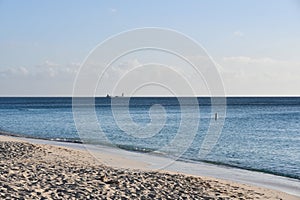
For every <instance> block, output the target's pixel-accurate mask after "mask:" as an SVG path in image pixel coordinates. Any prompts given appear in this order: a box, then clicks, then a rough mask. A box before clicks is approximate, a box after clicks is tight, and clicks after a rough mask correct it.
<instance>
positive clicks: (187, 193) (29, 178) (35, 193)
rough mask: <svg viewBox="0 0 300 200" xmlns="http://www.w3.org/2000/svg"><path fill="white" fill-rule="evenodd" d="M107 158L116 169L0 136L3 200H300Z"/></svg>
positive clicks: (80, 154)
mask: <svg viewBox="0 0 300 200" xmlns="http://www.w3.org/2000/svg"><path fill="white" fill-rule="evenodd" d="M99 155H100V156H101V153H100V154H99ZM102 156H103V161H105V160H110V161H111V163H114V164H113V165H107V162H102V163H101V158H100V163H99V159H95V158H94V157H93V156H91V155H90V154H89V153H88V152H87V151H85V150H83V149H82V150H80V149H74V148H70V147H59V146H54V145H49V144H36V143H30V142H25V141H24V140H22V139H19V138H13V137H7V136H0V169H1V171H0V199H12V198H18V199H22V198H24V199H291V200H292V199H300V198H299V197H296V196H292V195H289V194H286V193H284V192H279V191H276V190H270V189H265V188H260V187H256V186H249V185H245V184H240V183H234V182H230V181H224V180H219V179H215V178H204V177H199V176H189V175H184V174H180V173H172V172H166V171H164V172H162V171H154V170H145V168H144V166H143V164H141V165H139V163H137V162H133V161H129V163H127V164H128V165H135V166H136V167H135V169H132V168H131V169H124V168H120V167H118V162H119V163H120V162H128V160H127V159H124V158H122V157H117V156H116V157H113V156H112V155H109V156H110V158H108V157H107V156H108V155H104V154H103V153H102ZM105 156H106V157H105ZM104 157H105V158H104ZM119 166H123V165H122V164H121V163H120V164H119Z"/></svg>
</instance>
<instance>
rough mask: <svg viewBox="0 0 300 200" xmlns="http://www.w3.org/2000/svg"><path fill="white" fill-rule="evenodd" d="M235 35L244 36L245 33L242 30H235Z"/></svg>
mask: <svg viewBox="0 0 300 200" xmlns="http://www.w3.org/2000/svg"><path fill="white" fill-rule="evenodd" d="M233 35H234V36H235V37H243V36H244V35H245V34H244V33H243V32H242V31H234V32H233Z"/></svg>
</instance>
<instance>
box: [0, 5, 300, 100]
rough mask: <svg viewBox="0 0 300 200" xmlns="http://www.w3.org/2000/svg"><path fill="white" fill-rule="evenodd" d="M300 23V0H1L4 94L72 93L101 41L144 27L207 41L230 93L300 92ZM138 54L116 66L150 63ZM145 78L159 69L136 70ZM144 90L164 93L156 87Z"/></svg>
mask: <svg viewBox="0 0 300 200" xmlns="http://www.w3.org/2000/svg"><path fill="white" fill-rule="evenodd" d="M299 22H300V1H299V0H278V1H274V0H245V1H238V0H227V1H217V0H206V1H201V0H200V1H198V0H188V1H176V0H175V1H171V0H166V1H161V0H153V1H137V0H136V1H135V0H132V1H121V0H120V1H93V0H90V1H83V0H78V1H67V0H65V1H58V0H57V1H53V0H45V1H38V0H27V1H17V0H0V86H1V87H0V96H71V95H72V92H73V86H74V81H75V77H76V75H77V73H78V72H79V71H80V66H81V65H82V64H83V63H84V61H85V60H86V59H87V57H88V55H89V54H90V52H91V51H92V50H93V49H94V48H95V47H96V46H97V45H98V44H99V43H101V42H103V41H104V40H106V39H107V38H109V37H111V36H113V35H116V34H118V33H120V32H124V31H127V30H131V29H136V28H143V27H160V28H166V29H172V30H175V31H178V32H180V33H183V34H185V35H187V36H188V37H190V38H192V39H193V40H195V41H196V42H198V43H199V44H201V46H202V47H204V48H205V50H206V52H207V53H208V55H209V56H210V57H211V58H212V59H213V60H214V62H215V63H216V65H217V70H218V72H219V74H220V77H221V78H222V80H223V85H224V90H225V94H226V95H227V96H270V95H271V96H272V95H273V96H299V95H300V78H299V77H300V76H299V75H300V24H299ZM125 42H126V41H125ZM138 56H139V55H138V54H137V55H136V57H134V56H129V57H128V60H123V61H122V63H119V64H118V65H117V66H115V67H118V68H120V69H121V68H122V67H123V69H121V70H123V71H122V73H126V67H125V68H124V63H126V64H127V65H133V64H132V63H139V64H143V63H142V60H143V59H142V58H139V57H138ZM174 65H176V63H174ZM177 65H180V62H178V63H177ZM180 67H181V68H182V70H183V71H185V69H186V68H185V67H186V66H184V65H182V66H179V68H180ZM153 69H157V67H153ZM124 70H125V72H124ZM162 73H163V74H162V76H163V77H165V78H168V73H171V72H168V70H162ZM141 76H143V77H144V76H145V77H147V78H146V79H147V80H148V79H149V80H151V76H155V74H154V73H148V74H147V73H145V71H143V70H138V71H137V72H135V77H141ZM176 76H177V75H176ZM111 78H112V79H113V78H114V77H111ZM192 78H193V77H191V79H192ZM109 79H110V77H108V80H109ZM204 79H205V77H204ZM130 81H131V84H132V83H134V76H133V77H132V78H130ZM124 84H125V85H126V83H124ZM139 84H140V83H139ZM170 84H172V83H170ZM86 87H88V85H87V86H86ZM170 87H180V85H176V84H174V85H173V86H172V85H171V86H170ZM155 88H156V89H155ZM105 92H106V91H102V92H99V95H105ZM120 92H121V90H120V91H118V92H117V93H120ZM137 94H138V95H151V96H152V95H164V92H163V91H160V89H159V88H157V86H155V87H153V89H152V90H149V89H145V90H144V91H143V90H140V91H139V93H137ZM197 95H208V93H207V92H205V91H203V93H201V92H199V93H197Z"/></svg>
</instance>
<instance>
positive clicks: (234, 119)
mask: <svg viewBox="0 0 300 200" xmlns="http://www.w3.org/2000/svg"><path fill="white" fill-rule="evenodd" d="M198 102H199V108H200V118H199V128H198V130H197V132H196V135H195V137H194V139H193V141H192V143H191V144H189V146H188V147H187V150H186V151H185V152H184V153H183V154H182V155H181V157H180V159H182V160H186V161H196V162H197V161H205V162H212V163H216V164H222V165H229V166H234V167H239V168H244V169H250V170H257V171H264V172H267V173H272V174H277V175H282V176H287V177H292V178H296V179H300V98H297V97H294V98H293V97H285V98H284V97H281V98H279V97H272V98H271V97H270V98H268V97H264V98H262V97H261V98H255V97H251V98H250V97H247V98H246V97H244V98H227V114H226V119H225V123H224V127H223V129H222V132H221V135H220V138H219V140H218V141H217V143H216V145H215V146H214V148H213V149H212V151H211V152H210V153H209V154H208V155H206V157H200V156H199V151H200V148H201V144H202V142H203V140H204V138H205V135H206V134H207V129H208V127H209V123H210V121H211V120H212V119H213V116H214V113H212V111H211V109H212V108H211V104H210V99H209V98H198ZM95 104H96V106H95V110H96V115H97V119H98V122H99V127H100V128H101V130H102V133H103V134H104V135H105V138H100V137H99V138H97V139H96V140H95V139H94V138H93V137H95V136H97V133H98V131H99V129H95V130H91V127H92V126H91V125H90V124H89V123H91V122H90V121H89V120H86V123H84V124H85V126H86V127H85V128H86V130H87V133H86V135H84V136H83V135H80V136H81V137H80V136H79V134H78V132H77V130H76V126H75V123H74V119H73V113H72V99H71V98H0V131H2V132H6V133H12V134H18V135H22V136H26V137H35V138H44V139H52V140H63V141H69V142H81V141H82V139H84V141H85V142H89V143H94V144H97V143H99V144H102V145H103V144H104V145H115V146H116V147H120V148H124V149H127V150H135V151H141V152H151V151H163V149H162V147H164V146H166V145H168V144H169V143H170V141H172V139H173V138H174V137H176V134H177V131H178V129H179V128H180V126H189V124H186V123H185V124H182V123H181V120H182V114H183V111H182V107H180V106H179V102H178V100H177V99H176V98H154V97H153V98H131V99H130V104H129V105H130V106H129V113H130V117H131V119H132V121H133V122H134V124H136V125H138V126H140V127H146V126H147V125H148V124H149V123H151V120H153V119H151V115H149V110H150V108H151V106H153V105H155V104H158V105H161V106H162V107H163V108H164V109H158V110H154V112H152V113H151V114H152V117H154V118H155V117H156V118H158V119H160V117H165V118H164V121H163V126H162V127H160V129H158V131H157V132H155V133H153V134H152V135H150V136H149V135H147V136H148V137H137V136H136V135H131V133H130V132H128V130H134V129H133V128H132V127H131V126H132V124H131V123H128V124H126V123H127V122H125V125H127V127H126V128H127V131H124V129H122V128H120V127H119V126H118V124H117V123H116V121H115V118H114V116H113V113H112V109H111V99H109V98H97V99H96V102H95ZM192 108H193V107H191V108H189V105H187V106H186V108H185V110H184V112H185V114H187V116H188V117H189V115H188V114H189V112H190V113H193V112H195V110H192ZM126 109H127V107H125V106H122V104H120V105H118V106H117V107H116V110H117V112H118V113H121V114H122V113H123V110H126ZM189 109H190V110H189ZM192 116H193V115H191V116H190V117H192ZM120 119H121V120H123V118H122V115H121V118H120ZM124 119H126V118H124ZM162 120H163V118H162ZM191 121H192V118H191ZM131 128H132V129H131ZM141 130H143V131H144V132H145V130H146V129H141ZM185 130H186V129H185ZM184 134H187V135H188V134H190V133H189V132H188V131H187V132H186V133H184ZM83 137H84V138H83ZM89 137H90V138H89ZM107 141H108V142H109V143H110V144H108V143H107ZM182 142H183V143H184V141H183V140H182ZM177 145H180V141H179V144H177ZM174 149H175V148H174ZM162 153H165V154H167V155H168V154H169V155H170V156H171V155H172V151H168V152H162Z"/></svg>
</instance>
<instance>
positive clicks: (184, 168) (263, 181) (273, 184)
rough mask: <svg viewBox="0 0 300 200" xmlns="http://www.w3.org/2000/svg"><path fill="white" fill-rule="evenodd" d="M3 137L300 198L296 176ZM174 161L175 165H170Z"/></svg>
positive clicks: (112, 163)
mask: <svg viewBox="0 0 300 200" xmlns="http://www.w3.org/2000/svg"><path fill="white" fill-rule="evenodd" d="M3 138H6V139H7V140H13V141H14V140H19V141H23V142H29V143H32V144H38V145H51V146H56V147H63V148H70V149H72V150H79V151H85V152H86V151H87V150H88V151H89V153H93V157H94V158H96V159H97V160H100V162H101V164H104V165H106V166H109V167H113V168H116V169H130V170H142V171H149V170H150V171H156V172H162V173H174V174H185V175H188V176H190V175H191V176H195V177H201V178H204V179H207V180H211V179H213V180H218V181H221V182H222V181H225V182H226V183H227V182H229V183H232V184H237V185H239V186H241V185H244V184H246V185H247V186H250V187H259V188H263V189H265V190H270V191H274V190H275V191H276V192H278V191H279V192H285V193H288V194H290V195H295V196H293V197H295V199H298V198H299V199H300V192H299V191H300V181H297V180H296V179H291V178H286V177H281V176H275V175H271V174H265V173H260V172H254V171H249V170H242V169H238V168H230V167H225V166H218V165H214V164H208V163H187V162H182V161H172V160H170V159H168V158H164V157H159V156H153V155H148V154H142V153H137V152H130V151H125V150H121V149H115V148H111V147H106V146H94V145H83V144H80V143H67V142H61V141H59V142H58V141H51V140H40V139H32V138H22V137H12V136H1V135H0V140H4V139H3ZM150 161H151V162H150ZM161 163H167V165H166V166H164V168H162V165H161ZM170 163H171V165H169V164H170ZM296 196H297V197H296Z"/></svg>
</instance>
